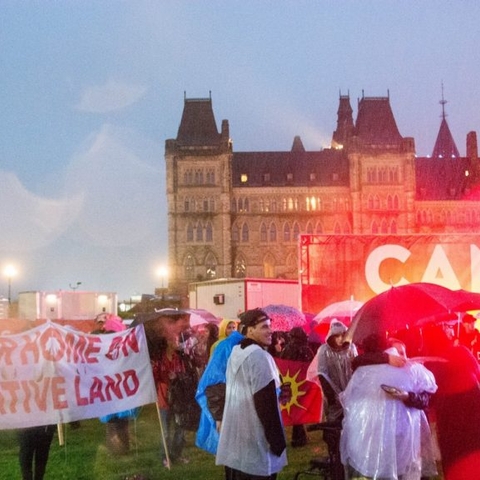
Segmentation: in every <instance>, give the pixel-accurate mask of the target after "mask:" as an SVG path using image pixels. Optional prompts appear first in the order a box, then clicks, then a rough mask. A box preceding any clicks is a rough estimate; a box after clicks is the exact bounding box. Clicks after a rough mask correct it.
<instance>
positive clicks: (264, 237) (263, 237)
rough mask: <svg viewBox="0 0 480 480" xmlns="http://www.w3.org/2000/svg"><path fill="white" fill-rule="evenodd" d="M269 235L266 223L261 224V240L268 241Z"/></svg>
mask: <svg viewBox="0 0 480 480" xmlns="http://www.w3.org/2000/svg"><path fill="white" fill-rule="evenodd" d="M267 241H268V236H267V227H266V225H265V224H264V223H262V225H261V226H260V242H262V243H267Z"/></svg>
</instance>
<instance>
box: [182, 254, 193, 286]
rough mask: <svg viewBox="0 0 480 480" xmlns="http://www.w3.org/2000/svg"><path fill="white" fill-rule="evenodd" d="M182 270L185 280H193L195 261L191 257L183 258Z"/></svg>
mask: <svg viewBox="0 0 480 480" xmlns="http://www.w3.org/2000/svg"><path fill="white" fill-rule="evenodd" d="M183 268H184V272H185V278H186V279H188V280H192V279H194V278H195V259H194V258H193V255H190V254H188V255H187V256H186V257H185V261H184V262H183Z"/></svg>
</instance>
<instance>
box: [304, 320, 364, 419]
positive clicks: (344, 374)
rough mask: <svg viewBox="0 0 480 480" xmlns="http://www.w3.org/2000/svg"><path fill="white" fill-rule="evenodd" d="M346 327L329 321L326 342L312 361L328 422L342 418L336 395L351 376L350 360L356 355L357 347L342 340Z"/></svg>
mask: <svg viewBox="0 0 480 480" xmlns="http://www.w3.org/2000/svg"><path fill="white" fill-rule="evenodd" d="M346 331H347V327H346V326H345V325H344V324H343V323H342V322H340V321H339V320H336V319H333V320H332V321H331V323H330V329H329V331H328V334H327V337H326V339H325V340H326V342H325V343H324V344H323V345H321V346H320V348H319V349H318V352H317V355H316V357H315V358H314V359H313V362H312V363H314V362H316V373H317V375H318V377H319V380H320V384H321V386H322V390H323V395H324V398H325V399H326V401H327V405H326V419H327V421H329V422H335V421H339V420H341V418H342V405H341V404H340V402H339V399H338V395H339V394H340V392H343V390H345V387H346V386H347V384H348V381H349V380H350V377H351V376H352V360H353V359H354V358H355V357H356V356H357V348H356V347H355V345H354V344H353V343H350V342H344V335H345V332H346Z"/></svg>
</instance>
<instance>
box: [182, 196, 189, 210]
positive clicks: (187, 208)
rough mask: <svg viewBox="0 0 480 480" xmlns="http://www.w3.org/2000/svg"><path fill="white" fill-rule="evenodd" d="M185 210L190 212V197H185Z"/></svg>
mask: <svg viewBox="0 0 480 480" xmlns="http://www.w3.org/2000/svg"><path fill="white" fill-rule="evenodd" d="M183 210H184V211H185V212H189V211H190V199H189V198H188V197H185V200H184V202H183Z"/></svg>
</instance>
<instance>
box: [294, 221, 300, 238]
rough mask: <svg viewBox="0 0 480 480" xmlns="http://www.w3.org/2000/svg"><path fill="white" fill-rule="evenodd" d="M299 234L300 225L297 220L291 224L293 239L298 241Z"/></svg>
mask: <svg viewBox="0 0 480 480" xmlns="http://www.w3.org/2000/svg"><path fill="white" fill-rule="evenodd" d="M299 236H300V227H299V225H298V223H297V222H295V223H294V224H293V240H294V241H295V242H296V241H298V237H299Z"/></svg>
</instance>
